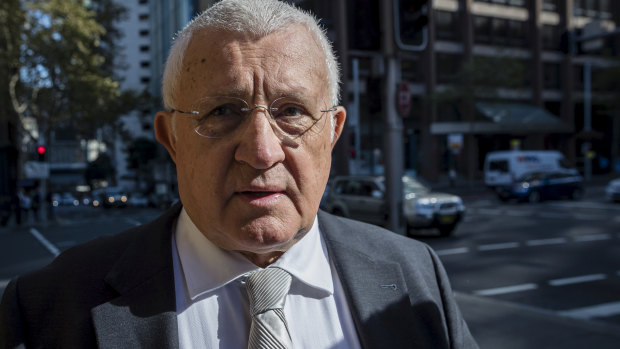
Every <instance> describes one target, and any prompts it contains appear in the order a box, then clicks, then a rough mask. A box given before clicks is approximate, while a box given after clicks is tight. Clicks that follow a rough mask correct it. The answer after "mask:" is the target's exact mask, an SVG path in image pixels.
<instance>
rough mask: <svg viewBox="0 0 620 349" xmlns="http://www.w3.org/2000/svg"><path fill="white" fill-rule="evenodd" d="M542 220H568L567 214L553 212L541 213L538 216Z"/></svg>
mask: <svg viewBox="0 0 620 349" xmlns="http://www.w3.org/2000/svg"><path fill="white" fill-rule="evenodd" d="M538 217H540V218H553V219H566V214H565V213H553V212H540V213H539V214H538Z"/></svg>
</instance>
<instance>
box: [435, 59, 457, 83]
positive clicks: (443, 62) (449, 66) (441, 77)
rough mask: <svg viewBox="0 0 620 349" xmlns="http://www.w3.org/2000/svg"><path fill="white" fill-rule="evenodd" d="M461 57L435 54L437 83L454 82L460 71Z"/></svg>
mask: <svg viewBox="0 0 620 349" xmlns="http://www.w3.org/2000/svg"><path fill="white" fill-rule="evenodd" d="M462 61H463V57H462V56H461V55H453V54H447V53H437V82H438V83H440V84H442V83H452V82H455V80H456V78H457V75H458V73H459V70H460V69H461V65H462Z"/></svg>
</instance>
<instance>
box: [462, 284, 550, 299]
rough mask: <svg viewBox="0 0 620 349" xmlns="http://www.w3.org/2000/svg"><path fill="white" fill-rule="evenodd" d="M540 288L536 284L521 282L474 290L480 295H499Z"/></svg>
mask: <svg viewBox="0 0 620 349" xmlns="http://www.w3.org/2000/svg"><path fill="white" fill-rule="evenodd" d="M537 288H538V285H536V284H521V285H513V286H506V287H497V288H488V289H485V290H478V291H474V294H476V295H478V296H497V295H500V294H507V293H514V292H522V291H529V290H535V289H537Z"/></svg>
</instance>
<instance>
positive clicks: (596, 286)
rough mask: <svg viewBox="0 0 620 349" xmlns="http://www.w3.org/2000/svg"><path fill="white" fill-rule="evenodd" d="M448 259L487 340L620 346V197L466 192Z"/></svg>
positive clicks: (499, 344)
mask: <svg viewBox="0 0 620 349" xmlns="http://www.w3.org/2000/svg"><path fill="white" fill-rule="evenodd" d="M466 205H467V209H468V210H467V217H466V219H465V220H464V221H463V222H462V224H461V225H460V226H459V227H458V228H457V230H456V232H455V235H454V236H453V237H451V238H435V237H432V236H421V237H418V238H419V239H420V240H423V241H425V242H427V243H428V244H430V245H431V246H432V247H433V248H434V249H435V251H436V252H437V253H438V254H439V256H440V258H441V259H442V261H443V263H444V265H445V267H446V270H447V271H448V275H449V276H450V279H451V282H452V286H453V288H454V290H455V291H456V292H457V294H458V299H459V303H460V305H461V308H462V311H463V314H464V316H465V317H466V319H467V321H468V323H469V325H470V327H471V330H472V332H473V333H474V335H475V336H476V338H477V339H478V341H479V342H480V345H481V347H482V348H620V205H619V204H613V203H609V202H605V201H604V200H603V199H602V196H601V195H600V188H599V190H598V191H597V190H592V191H590V193H589V195H588V196H587V197H586V198H584V199H583V200H581V201H550V202H543V203H539V204H518V203H500V202H499V201H497V200H496V199H495V198H494V197H493V196H490V195H487V196H484V195H483V196H476V197H475V198H473V199H469V200H467V199H466Z"/></svg>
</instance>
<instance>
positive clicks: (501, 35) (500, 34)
mask: <svg viewBox="0 0 620 349" xmlns="http://www.w3.org/2000/svg"><path fill="white" fill-rule="evenodd" d="M491 28H492V29H491V32H492V33H493V35H492V36H491V42H493V43H494V44H497V45H506V44H508V41H507V40H506V39H507V37H508V20H506V19H503V18H493V19H492V20H491Z"/></svg>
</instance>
